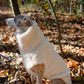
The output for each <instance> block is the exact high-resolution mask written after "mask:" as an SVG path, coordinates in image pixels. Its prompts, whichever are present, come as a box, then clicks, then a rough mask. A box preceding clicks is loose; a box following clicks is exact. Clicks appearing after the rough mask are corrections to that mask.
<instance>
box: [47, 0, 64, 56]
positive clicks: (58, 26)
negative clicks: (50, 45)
mask: <svg viewBox="0 0 84 84" xmlns="http://www.w3.org/2000/svg"><path fill="white" fill-rule="evenodd" d="M48 2H49V5H50V7H51V9H52V11H53V14H54V17H55V21H56V23H57V28H58V31H59V46H60V50H61V53H62V55H64V53H63V50H62V45H61V38H62V37H61V30H60V25H59V21H58V18H57V16H56V12H55V9H54V7H53V4H52V2H51V0H48Z"/></svg>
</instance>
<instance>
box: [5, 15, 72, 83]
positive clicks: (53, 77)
mask: <svg viewBox="0 0 84 84" xmlns="http://www.w3.org/2000/svg"><path fill="white" fill-rule="evenodd" d="M6 22H7V24H8V25H9V26H12V27H15V28H17V29H18V31H16V32H15V35H16V39H17V42H18V45H19V50H20V53H21V55H22V60H23V65H24V66H25V68H26V70H27V71H28V72H29V73H31V75H33V76H34V77H36V84H42V78H47V79H49V80H50V81H51V82H52V84H72V83H71V79H70V73H69V70H68V68H67V66H66V64H65V62H64V60H63V59H62V58H61V56H60V55H59V54H58V53H57V52H56V51H55V50H54V48H53V47H52V45H51V44H50V42H49V41H48V40H47V39H46V38H45V37H44V35H43V33H42V31H41V30H40V28H39V26H38V24H37V23H36V22H35V21H34V20H32V19H31V17H30V16H27V15H17V16H15V17H14V18H9V19H6Z"/></svg>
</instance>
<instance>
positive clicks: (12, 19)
mask: <svg viewBox="0 0 84 84" xmlns="http://www.w3.org/2000/svg"><path fill="white" fill-rule="evenodd" d="M6 24H7V25H8V26H12V27H15V28H17V26H16V24H15V21H14V18H9V19H6Z"/></svg>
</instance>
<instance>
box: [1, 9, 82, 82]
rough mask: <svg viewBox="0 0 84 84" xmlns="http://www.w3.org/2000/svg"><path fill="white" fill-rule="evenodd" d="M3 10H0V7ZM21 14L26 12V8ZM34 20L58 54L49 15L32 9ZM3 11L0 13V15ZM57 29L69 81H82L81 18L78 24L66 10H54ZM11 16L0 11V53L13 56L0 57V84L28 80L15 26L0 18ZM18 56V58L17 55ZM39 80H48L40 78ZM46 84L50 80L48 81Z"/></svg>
mask: <svg viewBox="0 0 84 84" xmlns="http://www.w3.org/2000/svg"><path fill="white" fill-rule="evenodd" d="M3 11H4V10H3ZM24 14H28V13H27V12H26V13H24ZM32 14H33V17H35V20H36V21H37V22H38V24H39V26H40V28H41V30H42V31H43V33H44V35H45V37H46V38H47V39H48V40H49V41H50V43H51V44H52V46H53V47H54V48H55V50H56V51H57V52H58V53H59V54H60V55H61V52H60V48H59V43H58V30H57V25H56V23H55V22H54V18H53V16H45V19H44V16H43V15H42V14H41V13H39V14H38V13H36V12H35V13H32ZM2 15H4V16H3V17H1V16H2ZM57 15H58V18H59V21H60V26H61V32H62V41H61V42H62V47H63V52H64V53H65V56H64V57H63V56H62V55H61V56H62V57H63V59H64V61H65V63H66V65H67V67H68V68H69V70H70V73H71V78H72V81H73V84H83V83H84V25H83V21H84V18H82V19H81V24H78V23H73V19H72V17H71V16H69V14H68V13H61V12H58V13H57ZM8 17H11V13H10V12H7V13H6V14H0V18H1V19H2V20H0V53H1V54H2V55H4V56H6V57H9V58H17V59H14V60H11V61H9V60H6V59H3V58H2V57H0V84H4V83H5V84H7V83H10V84H25V83H26V84H31V75H30V74H29V73H27V71H26V70H25V68H24V66H23V63H22V58H21V56H20V52H19V50H18V45H17V42H16V38H15V35H14V32H15V31H16V30H15V28H12V27H8V26H7V25H6V24H5V22H4V20H5V19H6V18H8ZM18 57H19V58H18ZM43 83H44V84H47V83H49V82H48V81H47V80H46V79H43ZM33 84H35V81H34V82H33ZM49 84H50V83H49Z"/></svg>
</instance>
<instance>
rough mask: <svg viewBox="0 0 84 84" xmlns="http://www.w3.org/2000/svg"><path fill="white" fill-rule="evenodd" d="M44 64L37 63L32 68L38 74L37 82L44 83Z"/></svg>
mask: <svg viewBox="0 0 84 84" xmlns="http://www.w3.org/2000/svg"><path fill="white" fill-rule="evenodd" d="M44 68H45V66H44V64H43V63H42V64H37V65H35V66H34V67H32V68H31V70H32V71H33V72H34V73H35V75H36V84H42V78H43V73H44Z"/></svg>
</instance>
